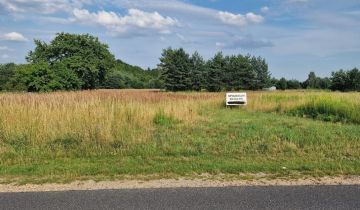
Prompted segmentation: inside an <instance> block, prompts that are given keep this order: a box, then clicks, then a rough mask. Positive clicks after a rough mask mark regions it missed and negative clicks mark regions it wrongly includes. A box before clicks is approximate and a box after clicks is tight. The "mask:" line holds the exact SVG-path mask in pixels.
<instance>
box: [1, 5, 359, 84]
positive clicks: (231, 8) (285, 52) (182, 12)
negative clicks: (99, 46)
mask: <svg viewBox="0 0 360 210" xmlns="http://www.w3.org/2000/svg"><path fill="white" fill-rule="evenodd" d="M62 31H64V32H70V33H90V34H93V35H95V36H98V37H99V38H100V40H101V41H102V42H105V43H107V44H109V46H110V50H111V51H112V52H113V53H114V54H115V56H116V57H117V58H120V59H122V60H124V61H125V62H128V63H130V64H134V65H139V66H141V67H144V68H147V67H155V66H156V64H157V63H158V62H159V61H158V58H159V57H160V55H161V51H162V49H163V48H166V47H169V46H172V47H175V48H177V47H183V48H185V49H186V50H188V51H189V52H190V53H192V52H194V51H195V50H197V51H199V52H200V53H201V54H202V55H203V56H204V57H205V58H210V57H212V56H213V55H214V54H215V52H217V51H223V52H224V54H238V53H241V54H246V53H250V54H253V55H259V56H263V57H265V58H266V59H267V61H268V63H269V68H270V71H271V73H272V75H273V76H275V77H283V76H284V77H286V78H288V79H291V78H296V79H301V80H302V79H305V78H306V77H307V74H308V72H309V71H315V72H317V74H318V75H320V76H329V75H330V72H331V71H334V70H338V69H340V68H345V69H349V68H353V67H355V66H357V67H360V1H359V0H342V1H340V0H112V1H110V0H0V63H6V62H16V63H25V59H24V58H25V56H26V54H27V52H28V51H29V50H31V49H33V47H34V45H33V39H41V40H44V41H50V40H51V39H52V38H53V37H54V36H55V34H56V33H57V32H62Z"/></svg>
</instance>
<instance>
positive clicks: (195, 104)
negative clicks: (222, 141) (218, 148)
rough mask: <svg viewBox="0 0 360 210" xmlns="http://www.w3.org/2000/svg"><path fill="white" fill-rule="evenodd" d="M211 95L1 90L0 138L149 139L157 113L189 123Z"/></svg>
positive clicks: (39, 140) (32, 141)
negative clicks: (41, 92)
mask: <svg viewBox="0 0 360 210" xmlns="http://www.w3.org/2000/svg"><path fill="white" fill-rule="evenodd" d="M214 97H215V96H214V95H212V94H196V93H194V94H181V93H178V94H175V93H162V92H152V91H135V90H134V91H114V90H99V91H82V92H66V93H65V92H59V93H45V94H32V93H19V94H1V95H0V138H1V142H5V143H9V144H21V145H30V146H37V145H41V144H47V143H48V142H52V141H57V142H59V141H60V140H61V139H63V140H64V141H65V142H66V141H69V139H73V140H74V141H77V142H80V143H84V144H94V145H98V146H101V145H105V144H111V143H113V142H114V141H116V142H123V143H124V144H134V143H135V144H137V143H141V142H144V141H148V140H149V138H150V137H151V135H152V131H153V130H154V118H155V117H156V116H158V113H162V114H163V115H166V116H171V117H173V118H174V119H177V120H179V121H183V122H186V124H188V125H189V126H190V125H191V124H192V123H194V122H195V121H196V120H197V119H199V117H200V115H199V114H198V109H199V107H201V106H202V105H203V104H204V103H206V101H208V100H211V99H212V98H214ZM19 141H20V142H22V143H16V142H19ZM0 147H1V145H0ZM3 150H4V149H3Z"/></svg>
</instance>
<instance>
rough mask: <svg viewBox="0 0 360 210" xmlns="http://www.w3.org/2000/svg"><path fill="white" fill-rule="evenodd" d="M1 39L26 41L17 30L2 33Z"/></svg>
mask: <svg viewBox="0 0 360 210" xmlns="http://www.w3.org/2000/svg"><path fill="white" fill-rule="evenodd" d="M0 39H1V40H5V41H17V42H23V41H27V39H26V38H25V37H24V36H23V35H22V34H20V33H17V32H10V33H7V34H4V35H2V36H0Z"/></svg>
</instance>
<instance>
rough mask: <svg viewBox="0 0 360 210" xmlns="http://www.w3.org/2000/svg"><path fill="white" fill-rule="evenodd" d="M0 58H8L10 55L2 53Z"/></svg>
mask: <svg viewBox="0 0 360 210" xmlns="http://www.w3.org/2000/svg"><path fill="white" fill-rule="evenodd" d="M1 58H2V59H8V58H10V56H9V55H7V54H2V55H1Z"/></svg>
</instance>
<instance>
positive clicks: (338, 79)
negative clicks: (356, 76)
mask: <svg viewBox="0 0 360 210" xmlns="http://www.w3.org/2000/svg"><path fill="white" fill-rule="evenodd" d="M348 81H349V78H348V74H347V73H346V72H345V71H344V70H340V71H337V72H332V73H331V90H340V91H345V90H347V89H348V85H347V82H348Z"/></svg>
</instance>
